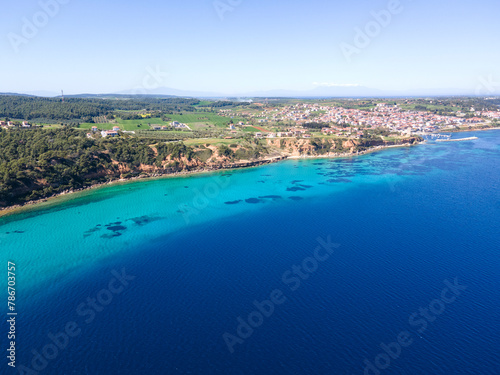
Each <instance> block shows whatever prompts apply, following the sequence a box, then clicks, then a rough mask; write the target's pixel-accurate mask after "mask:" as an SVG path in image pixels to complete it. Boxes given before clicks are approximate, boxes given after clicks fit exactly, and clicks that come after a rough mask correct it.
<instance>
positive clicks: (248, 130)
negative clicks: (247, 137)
mask: <svg viewBox="0 0 500 375" xmlns="http://www.w3.org/2000/svg"><path fill="white" fill-rule="evenodd" d="M241 130H243V131H244V132H250V133H259V132H260V133H262V130H259V129H257V128H254V127H253V126H244V127H242V128H241Z"/></svg>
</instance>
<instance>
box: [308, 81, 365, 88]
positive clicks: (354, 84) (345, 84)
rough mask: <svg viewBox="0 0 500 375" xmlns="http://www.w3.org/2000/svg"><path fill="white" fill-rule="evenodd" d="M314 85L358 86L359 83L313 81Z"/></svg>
mask: <svg viewBox="0 0 500 375" xmlns="http://www.w3.org/2000/svg"><path fill="white" fill-rule="evenodd" d="M313 85H314V86H326V87H359V86H361V85H360V84H359V83H331V82H313Z"/></svg>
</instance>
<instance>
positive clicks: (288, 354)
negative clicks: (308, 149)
mask: <svg viewBox="0 0 500 375" xmlns="http://www.w3.org/2000/svg"><path fill="white" fill-rule="evenodd" d="M471 135H476V136H478V137H479V139H478V140H475V141H468V142H449V143H441V144H426V145H420V146H416V147H412V148H397V149H391V150H385V151H381V152H377V153H373V154H369V155H365V156H361V157H358V158H350V159H314V160H313V159H310V160H299V161H293V160H291V161H286V162H283V163H280V164H273V165H270V166H266V167H262V168H256V169H251V170H247V171H238V172H234V173H233V174H232V175H231V176H228V175H226V176H222V175H220V176H219V178H228V179H230V180H231V183H230V184H228V185H227V186H225V185H224V186H222V185H220V186H221V187H220V189H219V190H220V191H219V192H218V193H217V194H215V193H214V194H208V197H207V201H208V202H209V203H207V204H202V203H198V205H197V203H196V202H197V201H194V200H193V197H195V196H196V194H197V193H196V192H195V193H193V191H195V189H197V191H202V192H203V189H204V187H206V186H207V183H208V182H207V181H210V179H213V178H214V177H213V176H203V177H196V178H188V179H176V180H173V179H164V180H157V181H153V182H140V183H138V184H129V185H123V186H121V187H113V188H111V189H114V190H110V191H107V190H104V191H101V192H98V193H93V195H89V196H87V197H81V198H78V199H77V200H76V201H68V202H65V203H61V204H60V205H59V206H57V205H56V206H55V207H49V208H44V209H43V210H39V211H35V212H32V213H28V214H26V213H24V214H19V215H18V216H17V217H14V218H12V217H11V218H9V219H8V220H5V219H4V222H3V225H2V226H0V233H1V234H2V236H1V240H2V242H1V243H2V244H3V249H2V255H4V256H3V257H2V258H3V259H7V258H10V259H13V260H17V263H18V273H19V276H18V277H19V287H18V295H19V307H18V308H19V318H18V319H19V320H18V324H17V330H18V332H17V334H18V338H17V355H18V358H17V365H18V368H17V369H18V370H20V368H19V366H20V365H24V366H26V368H28V367H29V368H31V369H33V364H32V361H33V359H34V358H35V362H34V365H35V366H38V367H39V369H42V368H43V369H42V370H41V371H37V372H36V373H39V374H50V375H64V374H91V375H97V374H102V375H105V374H112V375H114V374H120V375H126V374H204V375H205V374H206V375H209V374H219V375H222V374H259V375H261V374H262V375H267V374H346V375H351V374H363V373H366V374H372V375H373V374H411V375H418V374H422V375H430V374H432V375H445V374H446V375H449V374H485V375H486V374H492V375H493V374H500V298H499V297H500V294H499V290H500V254H499V249H500V246H499V245H500V240H499V227H500V224H499V223H500V132H499V131H488V132H486V131H485V132H477V133H466V134H460V135H455V138H457V137H465V136H471ZM179 181H180V182H179ZM130 186H132V189H131V190H130ZM185 186H187V187H185ZM159 192H161V194H160V193H159ZM176 194H183V195H176ZM190 194H191V195H190ZM202 195H204V196H207V193H206V192H205V193H202ZM172 196H173V197H175V198H172V199H174V201H169V200H168V199H169V197H172ZM162 199H164V201H163V200H162ZM193 202H195V203H193ZM183 204H184V207H188V206H189V205H190V204H193V205H194V207H195V208H196V209H197V212H196V215H195V216H196V217H195V216H193V219H192V220H191V219H187V220H186V217H185V216H183V212H180V211H184V215H185V210H186V209H184V210H183V209H182V205H183ZM132 206H133V207H132ZM111 207H112V208H111ZM180 207H181V208H180ZM175 215H177V216H175ZM138 218H142V219H138ZM134 219H135V220H134ZM0 224H2V223H0ZM106 225H107V226H106ZM92 228H94V229H92ZM100 228H104V229H100ZM16 230H18V231H20V232H23V233H13V232H14V231H16ZM7 232H9V233H8V234H7ZM13 236H17V237H13ZM318 237H320V238H322V239H323V240H324V241H327V242H328V241H330V243H331V244H335V246H330V247H328V246H326V247H327V248H328V251H329V253H328V252H327V250H325V249H324V248H320V249H319V250H316V249H317V247H318V246H320V242H318ZM328 238H329V240H328ZM86 241H87V242H86ZM315 253H316V255H317V256H319V257H321V258H322V260H321V261H317V260H314V259H315V258H314V255H315ZM327 255H329V256H328V257H327ZM325 258H327V259H325ZM58 262H59V263H58ZM63 265H64V266H63ZM294 266H296V267H295V268H294ZM298 267H300V268H298ZM123 269H124V270H125V272H126V273H127V274H130V275H133V276H135V278H134V279H133V280H129V281H125V282H124V284H127V285H126V286H123V285H121V284H120V283H118V282H117V283H112V285H111V286H110V285H109V284H110V282H113V280H114V278H115V276H114V275H113V274H112V273H111V271H112V270H116V271H118V272H119V273H121V272H122V271H123ZM294 270H295V273H296V274H295V275H294V274H293V272H294ZM287 271H288V272H287ZM284 275H285V280H283V276H284ZM299 279H300V284H299V282H298V280H299ZM445 280H447V281H445ZM450 283H451V284H454V283H458V284H459V285H464V286H465V287H458V288H452V289H450V288H449V284H450ZM447 285H448V286H447ZM122 286H123V288H121V287H122ZM447 287H448V289H446V290H445V288H447ZM110 288H111V289H113V290H114V291H115V293H111V292H109V289H110ZM292 289H293V290H292ZM103 290H104V291H103ZM117 290H120V292H118V291H117ZM96 296H98V297H99V298H100V300H101V302H102V303H101V304H100V303H99V302H96V303H97V304H96V305H95V306H97V307H90V306H89V304H88V303H89V302H88V300H87V299H88V298H95V297H96ZM271 297H274V298H275V300H277V301H278V300H279V301H280V302H282V303H280V304H274V305H273V310H274V311H272V314H269V310H266V315H270V316H264V315H262V314H260V315H259V314H256V313H253V314H252V312H253V311H255V310H256V307H255V305H254V304H253V303H254V301H259V302H261V301H264V300H269V299H270V298H271ZM278 297H279V298H278ZM443 300H446V301H447V302H443ZM102 305H105V306H102ZM82 306H83V307H82ZM266 308H268V309H269V308H270V307H269V305H266ZM90 311H92V312H90ZM249 314H250V318H251V319H254V320H253V321H252V324H254V325H255V326H256V327H255V328H251V327H250V326H246V324H248V318H249ZM412 316H413V319H411V318H410V317H412ZM91 318H92V319H91ZM238 318H240V320H238ZM86 320H88V321H86ZM410 320H411V321H410ZM241 321H246V322H247V323H246V324H245V326H246V330H245V329H244V328H241V327H240V333H243V334H244V336H245V338H241V337H239V336H238V333H237V328H238V325H239V324H240V323H239V322H241ZM69 322H75V324H77V325H78V329H79V330H80V331H78V332H79V334H78V335H76V336H75V337H71V338H68V340H64V338H61V337H63V336H61V335H60V336H59V338H60V339H61V340H62V341H61V342H60V343H59V344H60V345H61V346H62V347H63V348H58V350H57V353H54V351H53V350H52V351H51V349H54V348H55V346H50V344H51V343H52V341H51V339H50V338H49V336H48V335H49V333H52V334H57V333H58V332H61V331H63V330H64V329H65V326H66V325H67V324H68V323H69ZM70 325H71V323H70ZM249 327H250V329H253V331H249ZM73 328H75V327H73ZM424 328H425V329H424ZM5 329H6V328H5V325H2V330H3V332H5ZM241 331H244V332H241ZM225 333H227V335H226V339H227V338H228V337H230V338H231V340H233V341H230V345H229V346H228V344H227V343H226V342H225V340H224V336H223V335H224V334H225ZM2 336H3V333H2ZM398 336H400V339H401V337H403V338H404V339H405V340H403V341H402V342H404V344H405V346H404V347H402V346H401V345H400V344H397V345H396V344H391V343H393V342H397V340H398ZM66 341H67V342H66ZM2 342H4V341H2ZM381 344H386V345H389V347H391V348H392V349H393V350H394V351H393V352H392V353H391V354H392V357H391V356H390V355H389V354H384V353H386V352H385V351H384V350H383V349H382V347H381ZM47 345H49V347H47ZM382 346H383V345H382ZM44 347H45V354H43V352H44ZM229 347H231V350H232V351H233V352H232V353H231V351H230V350H229V349H230V348H229ZM398 347H399V349H398ZM32 350H35V352H32ZM33 353H35V354H33ZM37 353H42V354H41V355H45V356H47V354H48V356H49V357H51V355H52V356H53V357H55V358H53V359H49V360H40V357H37V356H36V355H37ZM37 361H38V362H37ZM44 361H45V362H44ZM4 362H6V360H5V361H4ZM377 366H378V367H377ZM0 368H1V369H2V370H1V372H2V373H6V374H7V373H16V372H15V371H12V370H11V369H10V368H8V367H7V366H6V364H5V363H2V364H1V365H0ZM6 369H7V370H6ZM4 371H5V372H4ZM21 373H23V372H21ZM26 373H30V372H26ZM32 373H35V372H32Z"/></svg>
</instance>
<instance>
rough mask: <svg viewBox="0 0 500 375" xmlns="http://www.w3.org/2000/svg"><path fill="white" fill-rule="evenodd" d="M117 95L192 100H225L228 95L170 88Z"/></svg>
mask: <svg viewBox="0 0 500 375" xmlns="http://www.w3.org/2000/svg"><path fill="white" fill-rule="evenodd" d="M117 94H120V95H147V96H151V95H155V96H158V95H163V96H180V97H188V98H189V97H191V98H225V97H226V96H227V95H225V94H221V93H216V92H206V91H192V90H179V89H173V88H170V87H159V88H156V89H152V90H144V93H143V92H141V90H139V89H137V90H126V91H120V92H118V93H117Z"/></svg>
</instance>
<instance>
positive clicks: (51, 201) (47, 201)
mask: <svg viewBox="0 0 500 375" xmlns="http://www.w3.org/2000/svg"><path fill="white" fill-rule="evenodd" d="M425 143H426V142H425V141H424V142H418V143H416V144H402V145H388V146H374V147H371V148H369V149H368V150H364V151H358V152H352V153H341V154H327V155H280V156H274V157H273V156H271V157H267V158H262V159H258V160H255V161H247V162H242V163H234V164H231V165H229V166H224V165H221V166H220V168H203V169H196V170H191V171H180V172H174V173H168V174H159V173H153V174H144V175H140V176H134V177H130V178H121V179H115V180H111V181H108V182H102V183H98V184H93V185H90V186H87V187H84V188H81V189H77V190H69V191H63V192H61V193H58V194H55V195H53V196H51V197H47V198H42V199H37V200H33V201H29V202H26V203H24V204H22V205H14V206H9V207H5V208H0V219H2V218H5V217H8V216H11V215H14V214H18V213H22V212H25V211H26V212H27V211H31V210H38V209H44V208H46V207H51V206H53V205H58V204H60V203H63V202H66V201H68V200H73V199H76V198H79V197H82V196H85V195H87V194H91V193H92V192H94V191H96V190H98V189H102V188H105V187H109V186H112V185H117V184H130V183H134V182H139V181H150V180H158V179H163V178H176V177H190V176H196V175H205V174H210V173H215V172H221V171H232V170H238V169H247V168H256V167H259V166H262V165H267V164H274V163H277V162H280V161H283V160H289V159H291V160H297V159H325V158H326V159H336V158H347V157H353V156H362V155H365V154H369V153H372V152H376V151H381V150H385V149H390V148H395V147H411V146H416V145H419V144H425ZM0 225H1V223H0Z"/></svg>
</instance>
